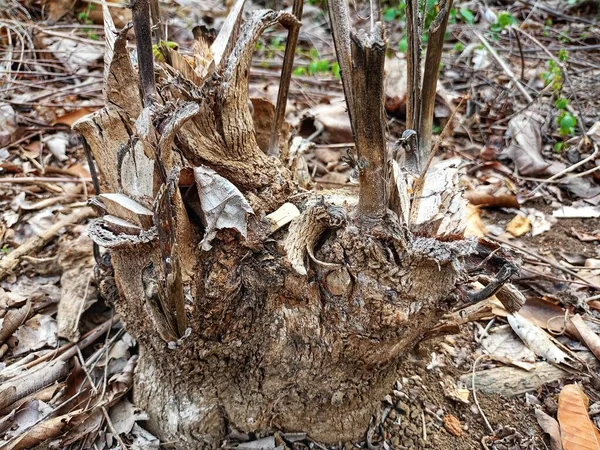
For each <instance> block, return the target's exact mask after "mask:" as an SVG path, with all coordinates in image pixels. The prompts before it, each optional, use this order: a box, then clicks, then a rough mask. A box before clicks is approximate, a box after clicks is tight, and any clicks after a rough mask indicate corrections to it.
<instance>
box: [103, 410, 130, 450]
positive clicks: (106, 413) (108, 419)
mask: <svg viewBox="0 0 600 450" xmlns="http://www.w3.org/2000/svg"><path fill="white" fill-rule="evenodd" d="M102 414H104V418H105V419H106V423H107V424H108V428H110V431H111V433H112V434H113V436H114V437H115V439H116V440H117V442H118V443H119V446H120V447H121V450H127V446H126V445H125V442H123V439H121V436H120V435H119V433H118V432H117V430H115V426H114V425H113V423H112V420H110V416H109V415H108V412H107V411H106V407H105V406H102Z"/></svg>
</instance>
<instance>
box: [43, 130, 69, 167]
mask: <svg viewBox="0 0 600 450" xmlns="http://www.w3.org/2000/svg"><path fill="white" fill-rule="evenodd" d="M44 144H45V145H46V147H47V148H48V150H49V151H50V153H52V155H53V156H54V157H55V158H56V159H57V160H58V161H66V160H67V159H68V158H67V147H68V146H69V138H68V136H67V135H66V134H65V133H56V134H54V135H52V136H50V137H49V138H47V139H45V140H44Z"/></svg>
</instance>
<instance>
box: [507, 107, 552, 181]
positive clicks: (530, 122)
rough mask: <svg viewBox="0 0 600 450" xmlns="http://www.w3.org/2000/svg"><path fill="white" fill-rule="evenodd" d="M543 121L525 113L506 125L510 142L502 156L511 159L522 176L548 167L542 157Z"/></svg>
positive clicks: (542, 170)
mask: <svg viewBox="0 0 600 450" xmlns="http://www.w3.org/2000/svg"><path fill="white" fill-rule="evenodd" d="M543 123H544V119H543V118H542V117H541V116H540V115H539V114H536V113H533V112H531V111H525V112H523V113H521V114H518V115H517V116H515V117H513V118H512V119H511V120H510V122H509V123H508V135H509V136H511V138H512V142H511V144H510V145H509V147H508V148H507V149H505V150H504V151H503V152H502V154H503V155H504V156H507V157H509V158H510V159H512V160H513V161H514V163H515V165H516V166H517V170H518V171H519V173H520V174H522V175H535V174H540V173H543V172H545V171H546V169H547V168H548V167H549V166H550V164H549V163H548V162H546V161H545V160H544V158H543V157H542V132H541V128H542V124H543Z"/></svg>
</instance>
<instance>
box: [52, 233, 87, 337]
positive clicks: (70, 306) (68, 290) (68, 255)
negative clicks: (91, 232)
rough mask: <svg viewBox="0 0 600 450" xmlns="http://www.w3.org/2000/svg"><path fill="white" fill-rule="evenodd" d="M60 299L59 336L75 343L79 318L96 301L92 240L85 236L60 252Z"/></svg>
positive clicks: (58, 315) (57, 317) (77, 335)
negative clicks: (93, 281)
mask: <svg viewBox="0 0 600 450" xmlns="http://www.w3.org/2000/svg"><path fill="white" fill-rule="evenodd" d="M59 264H60V266H61V267H62V270H63V273H62V276H61V278H60V290H61V298H60V302H59V303H58V314H57V316H56V320H57V322H58V335H59V336H60V337H62V338H65V339H68V340H69V341H71V342H76V341H77V340H78V339H79V319H80V317H81V315H82V314H83V312H84V311H85V310H86V309H87V308H89V307H90V306H91V305H92V303H93V302H94V301H95V297H96V296H95V288H94V287H93V285H92V277H93V275H94V255H93V252H92V241H91V239H90V238H89V237H87V236H85V235H82V236H80V237H79V238H77V239H75V240H73V241H71V242H70V243H68V244H67V245H64V246H62V247H61V248H60V250H59Z"/></svg>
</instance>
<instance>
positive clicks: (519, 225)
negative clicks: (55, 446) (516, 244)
mask: <svg viewBox="0 0 600 450" xmlns="http://www.w3.org/2000/svg"><path fill="white" fill-rule="evenodd" d="M506 231H508V232H509V233H510V234H512V235H513V236H514V237H521V236H523V235H525V234H527V233H529V232H530V231H531V222H530V221H529V218H527V217H523V216H520V215H516V216H515V217H513V219H512V220H511V221H510V222H508V225H506Z"/></svg>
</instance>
